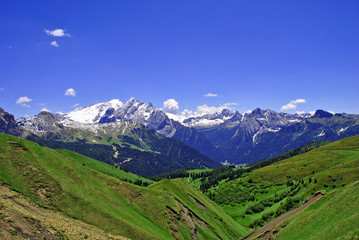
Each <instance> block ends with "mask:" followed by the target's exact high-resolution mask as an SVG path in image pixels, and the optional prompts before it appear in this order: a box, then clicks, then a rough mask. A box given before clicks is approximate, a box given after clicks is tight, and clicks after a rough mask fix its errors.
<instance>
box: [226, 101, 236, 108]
mask: <svg viewBox="0 0 359 240" xmlns="http://www.w3.org/2000/svg"><path fill="white" fill-rule="evenodd" d="M223 106H228V107H229V106H238V103H235V102H231V103H225V104H223Z"/></svg>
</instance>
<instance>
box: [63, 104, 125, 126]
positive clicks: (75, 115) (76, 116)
mask: <svg viewBox="0 0 359 240" xmlns="http://www.w3.org/2000/svg"><path fill="white" fill-rule="evenodd" d="M122 105H123V103H122V102H121V101H120V100H118V99H113V100H111V101H108V102H104V103H97V104H94V105H91V106H86V107H82V108H77V109H75V110H73V111H71V112H68V113H65V114H63V116H62V118H64V119H70V120H72V121H75V122H80V123H98V122H99V120H100V119H101V117H102V116H104V115H105V113H106V111H107V110H109V109H114V111H116V110H118V109H120V108H121V107H122Z"/></svg>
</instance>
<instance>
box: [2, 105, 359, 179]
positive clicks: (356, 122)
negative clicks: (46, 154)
mask: <svg viewBox="0 0 359 240" xmlns="http://www.w3.org/2000/svg"><path fill="white" fill-rule="evenodd" d="M8 118H9V117H8ZM1 119H2V120H1V121H2V122H8V124H7V127H5V123H1V122H0V124H2V125H3V126H2V127H1V129H3V130H2V131H3V132H6V131H7V132H6V133H10V134H13V135H16V136H21V135H23V136H25V137H27V138H29V139H31V140H34V141H36V139H37V142H39V143H42V144H43V145H45V144H47V145H48V146H50V147H61V146H59V145H61V144H59V142H61V143H62V144H63V143H66V144H65V146H63V148H68V149H70V150H74V151H81V152H80V153H82V154H85V155H88V156H90V157H93V158H96V159H99V158H100V160H101V161H104V162H107V163H110V164H112V165H114V164H119V163H122V165H123V166H124V167H129V168H131V170H134V169H133V168H132V167H130V163H131V160H129V159H133V158H132V157H131V156H133V154H134V153H131V154H130V155H128V154H124V155H123V156H121V154H120V153H121V152H124V151H118V149H119V147H121V148H123V149H126V150H127V151H136V154H135V155H138V154H137V153H138V151H141V152H142V153H141V154H142V155H143V154H148V153H151V154H153V153H154V154H155V155H154V156H155V157H153V159H155V160H153V161H150V162H151V163H149V162H148V161H147V160H145V159H148V158H149V156H146V157H144V158H143V159H144V160H143V161H142V162H143V164H142V167H144V168H147V169H158V168H160V167H159V165H158V164H156V162H158V161H157V158H158V157H159V156H160V155H161V157H162V156H163V155H166V156H167V157H169V156H171V158H173V157H175V156H176V157H177V159H182V157H181V154H179V153H180V152H181V151H180V150H179V149H184V148H185V149H196V150H197V151H198V152H197V151H193V150H191V151H190V150H188V151H187V152H188V153H189V152H191V154H194V153H195V154H194V155H192V156H191V157H190V155H191V154H189V155H187V156H188V157H187V160H185V162H187V163H189V162H192V163H194V162H195V163H194V164H192V165H191V164H183V161H182V160H183V159H182V160H181V161H182V164H179V165H178V164H177V163H176V164H177V166H173V167H170V170H175V169H178V168H179V167H209V166H210V165H211V164H212V165H211V167H214V166H215V164H214V165H213V161H211V159H214V160H216V161H217V162H222V163H230V164H250V163H253V162H256V161H259V160H262V159H267V158H270V157H273V156H276V155H278V154H280V153H282V152H284V151H286V150H289V149H293V148H297V147H300V146H303V145H305V144H308V143H310V142H315V141H336V140H339V139H341V138H345V137H349V136H353V135H357V134H359V115H357V114H346V113H342V114H333V113H330V112H326V111H324V110H317V111H316V112H315V113H314V114H309V113H307V114H288V113H278V112H275V111H273V110H263V109H260V108H256V109H254V110H253V111H248V112H245V113H239V112H237V111H231V110H229V109H222V110H221V111H220V112H212V113H203V114H197V115H196V114H192V115H187V116H185V115H174V114H171V113H166V112H164V111H163V110H161V109H157V108H155V107H154V106H153V105H152V104H151V103H143V102H141V101H140V100H137V99H135V98H131V99H129V100H128V101H127V102H125V103H122V102H121V101H120V100H118V99H113V100H111V101H108V102H104V103H98V104H94V105H91V106H85V107H81V108H77V109H75V110H73V111H71V112H68V113H56V114H51V113H46V112H42V113H40V114H39V115H36V116H30V117H27V118H19V119H17V120H16V122H15V121H14V119H13V118H12V119H7V120H6V119H5V118H4V117H2V118H1ZM9 123H11V124H9ZM20 128H21V129H22V130H21V129H20ZM9 129H11V131H10V130H9ZM11 132H12V133H11ZM145 136H146V137H145ZM149 136H151V137H149ZM114 139H116V140H115V141H114ZM154 139H156V141H155V140H154ZM159 139H162V140H159ZM170 139H173V140H179V141H180V142H182V143H184V144H183V145H181V144H180V143H179V142H176V144H175V145H176V146H179V145H181V147H180V148H177V149H176V150H173V148H172V149H171V150H170V151H168V150H167V151H166V150H164V149H166V148H167V147H168V146H167V145H171V144H164V143H167V142H171V143H174V142H173V140H170ZM49 140H51V142H49ZM152 142H156V143H155V144H153V143H152ZM84 144H85V145H84ZM86 144H92V145H93V146H95V144H97V145H101V146H102V145H106V147H103V148H102V149H105V148H106V149H108V150H106V154H99V151H100V150H99V151H97V152H96V153H94V154H92V153H89V151H88V150H84V149H85V148H86V147H88V146H87V145H86ZM116 144H119V145H118V146H117V145H116ZM70 145H71V146H70ZM75 145H76V146H75ZM79 145H81V146H79ZM82 145H84V146H82ZM97 145H96V146H97ZM185 145H187V146H188V147H190V148H187V147H186V146H185ZM158 146H161V148H159V147H158ZM80 149H82V150H80ZM102 151H103V150H101V151H100V152H102ZM158 152H160V153H162V154H158ZM163 152H167V153H168V154H163ZM106 156H107V157H106ZM114 156H117V159H116V158H115V157H114ZM118 156H121V157H120V158H121V160H118ZM178 156H179V157H178ZM198 156H200V157H198ZM192 158H193V159H192ZM195 159H197V160H198V159H202V160H203V159H206V160H205V161H204V160H203V161H202V160H201V161H200V162H201V163H197V160H195ZM146 161H147V162H146ZM145 162H146V164H145ZM165 162H171V161H170V160H169V159H167V160H166V161H165ZM205 162H207V163H205ZM209 162H211V163H209ZM132 163H133V164H135V162H132ZM132 163H131V164H132ZM176 164H175V165H176ZM160 165H161V164H160ZM165 165H166V166H168V164H165ZM145 166H146V167H145ZM142 167H141V168H142ZM167 170H169V168H164V169H162V170H160V171H157V170H156V171H155V170H153V171H151V174H148V175H147V176H149V175H153V174H156V173H162V172H165V171H167ZM135 172H136V173H138V174H142V175H146V174H144V172H141V171H138V169H137V170H135Z"/></svg>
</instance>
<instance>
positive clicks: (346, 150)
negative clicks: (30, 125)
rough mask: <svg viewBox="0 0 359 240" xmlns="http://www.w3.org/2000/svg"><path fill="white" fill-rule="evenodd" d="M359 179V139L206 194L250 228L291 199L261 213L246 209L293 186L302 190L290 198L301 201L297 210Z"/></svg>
mask: <svg viewBox="0 0 359 240" xmlns="http://www.w3.org/2000/svg"><path fill="white" fill-rule="evenodd" d="M358 178H359V136H354V137H349V138H346V139H342V140H340V141H337V142H334V143H329V144H327V145H325V146H322V147H320V148H317V149H315V150H312V151H310V152H307V153H304V154H300V155H297V156H294V157H292V158H289V159H285V160H282V161H279V162H276V163H274V164H272V165H269V166H266V167H263V168H259V169H256V170H254V171H252V172H250V173H246V174H244V175H243V176H242V177H241V178H239V179H236V180H233V181H229V182H222V183H221V184H219V186H216V187H214V188H211V189H209V191H208V192H207V193H205V194H206V195H207V196H210V197H213V196H212V194H214V198H213V199H214V201H215V202H217V203H219V204H220V205H221V206H222V207H223V208H224V210H225V211H226V212H227V213H228V214H229V215H230V216H232V217H233V218H234V219H235V220H236V221H237V222H238V223H240V224H241V225H243V226H246V227H250V226H251V224H253V222H254V221H256V220H257V221H259V220H260V219H262V218H263V215H264V214H266V213H268V212H271V211H273V212H276V211H277V210H278V209H279V208H280V207H281V206H283V205H284V204H285V203H286V201H287V200H288V197H287V196H286V197H285V198H283V199H282V200H281V201H279V202H277V203H273V204H272V205H271V206H267V207H264V210H263V211H260V212H259V213H251V214H247V213H246V209H248V208H249V207H250V206H253V205H256V204H259V203H261V202H262V201H263V200H265V199H267V198H269V197H275V196H276V195H280V194H281V193H282V192H285V191H286V192H291V191H292V190H293V186H290V185H291V184H294V186H299V187H300V188H299V187H298V191H296V190H293V191H292V194H293V195H292V196H290V198H291V199H292V200H298V201H299V202H298V203H296V204H294V205H293V207H295V206H297V205H299V204H300V203H303V202H304V200H305V199H307V198H308V197H310V196H311V195H312V194H314V193H315V192H317V191H319V190H321V191H323V192H326V193H331V192H333V191H337V189H341V188H343V187H345V186H346V185H349V184H352V183H353V182H355V181H357V179H358ZM288 185H289V186H288ZM330 196H331V195H330ZM278 211H279V210H278ZM272 217H275V215H273V216H272ZM268 220H269V219H268ZM268 220H265V221H262V222H261V224H260V225H257V226H261V225H263V224H264V223H265V222H266V221H268Z"/></svg>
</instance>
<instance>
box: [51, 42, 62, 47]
mask: <svg viewBox="0 0 359 240" xmlns="http://www.w3.org/2000/svg"><path fill="white" fill-rule="evenodd" d="M50 44H51V45H52V46H54V47H60V45H59V44H58V43H57V42H56V41H52V42H50Z"/></svg>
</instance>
